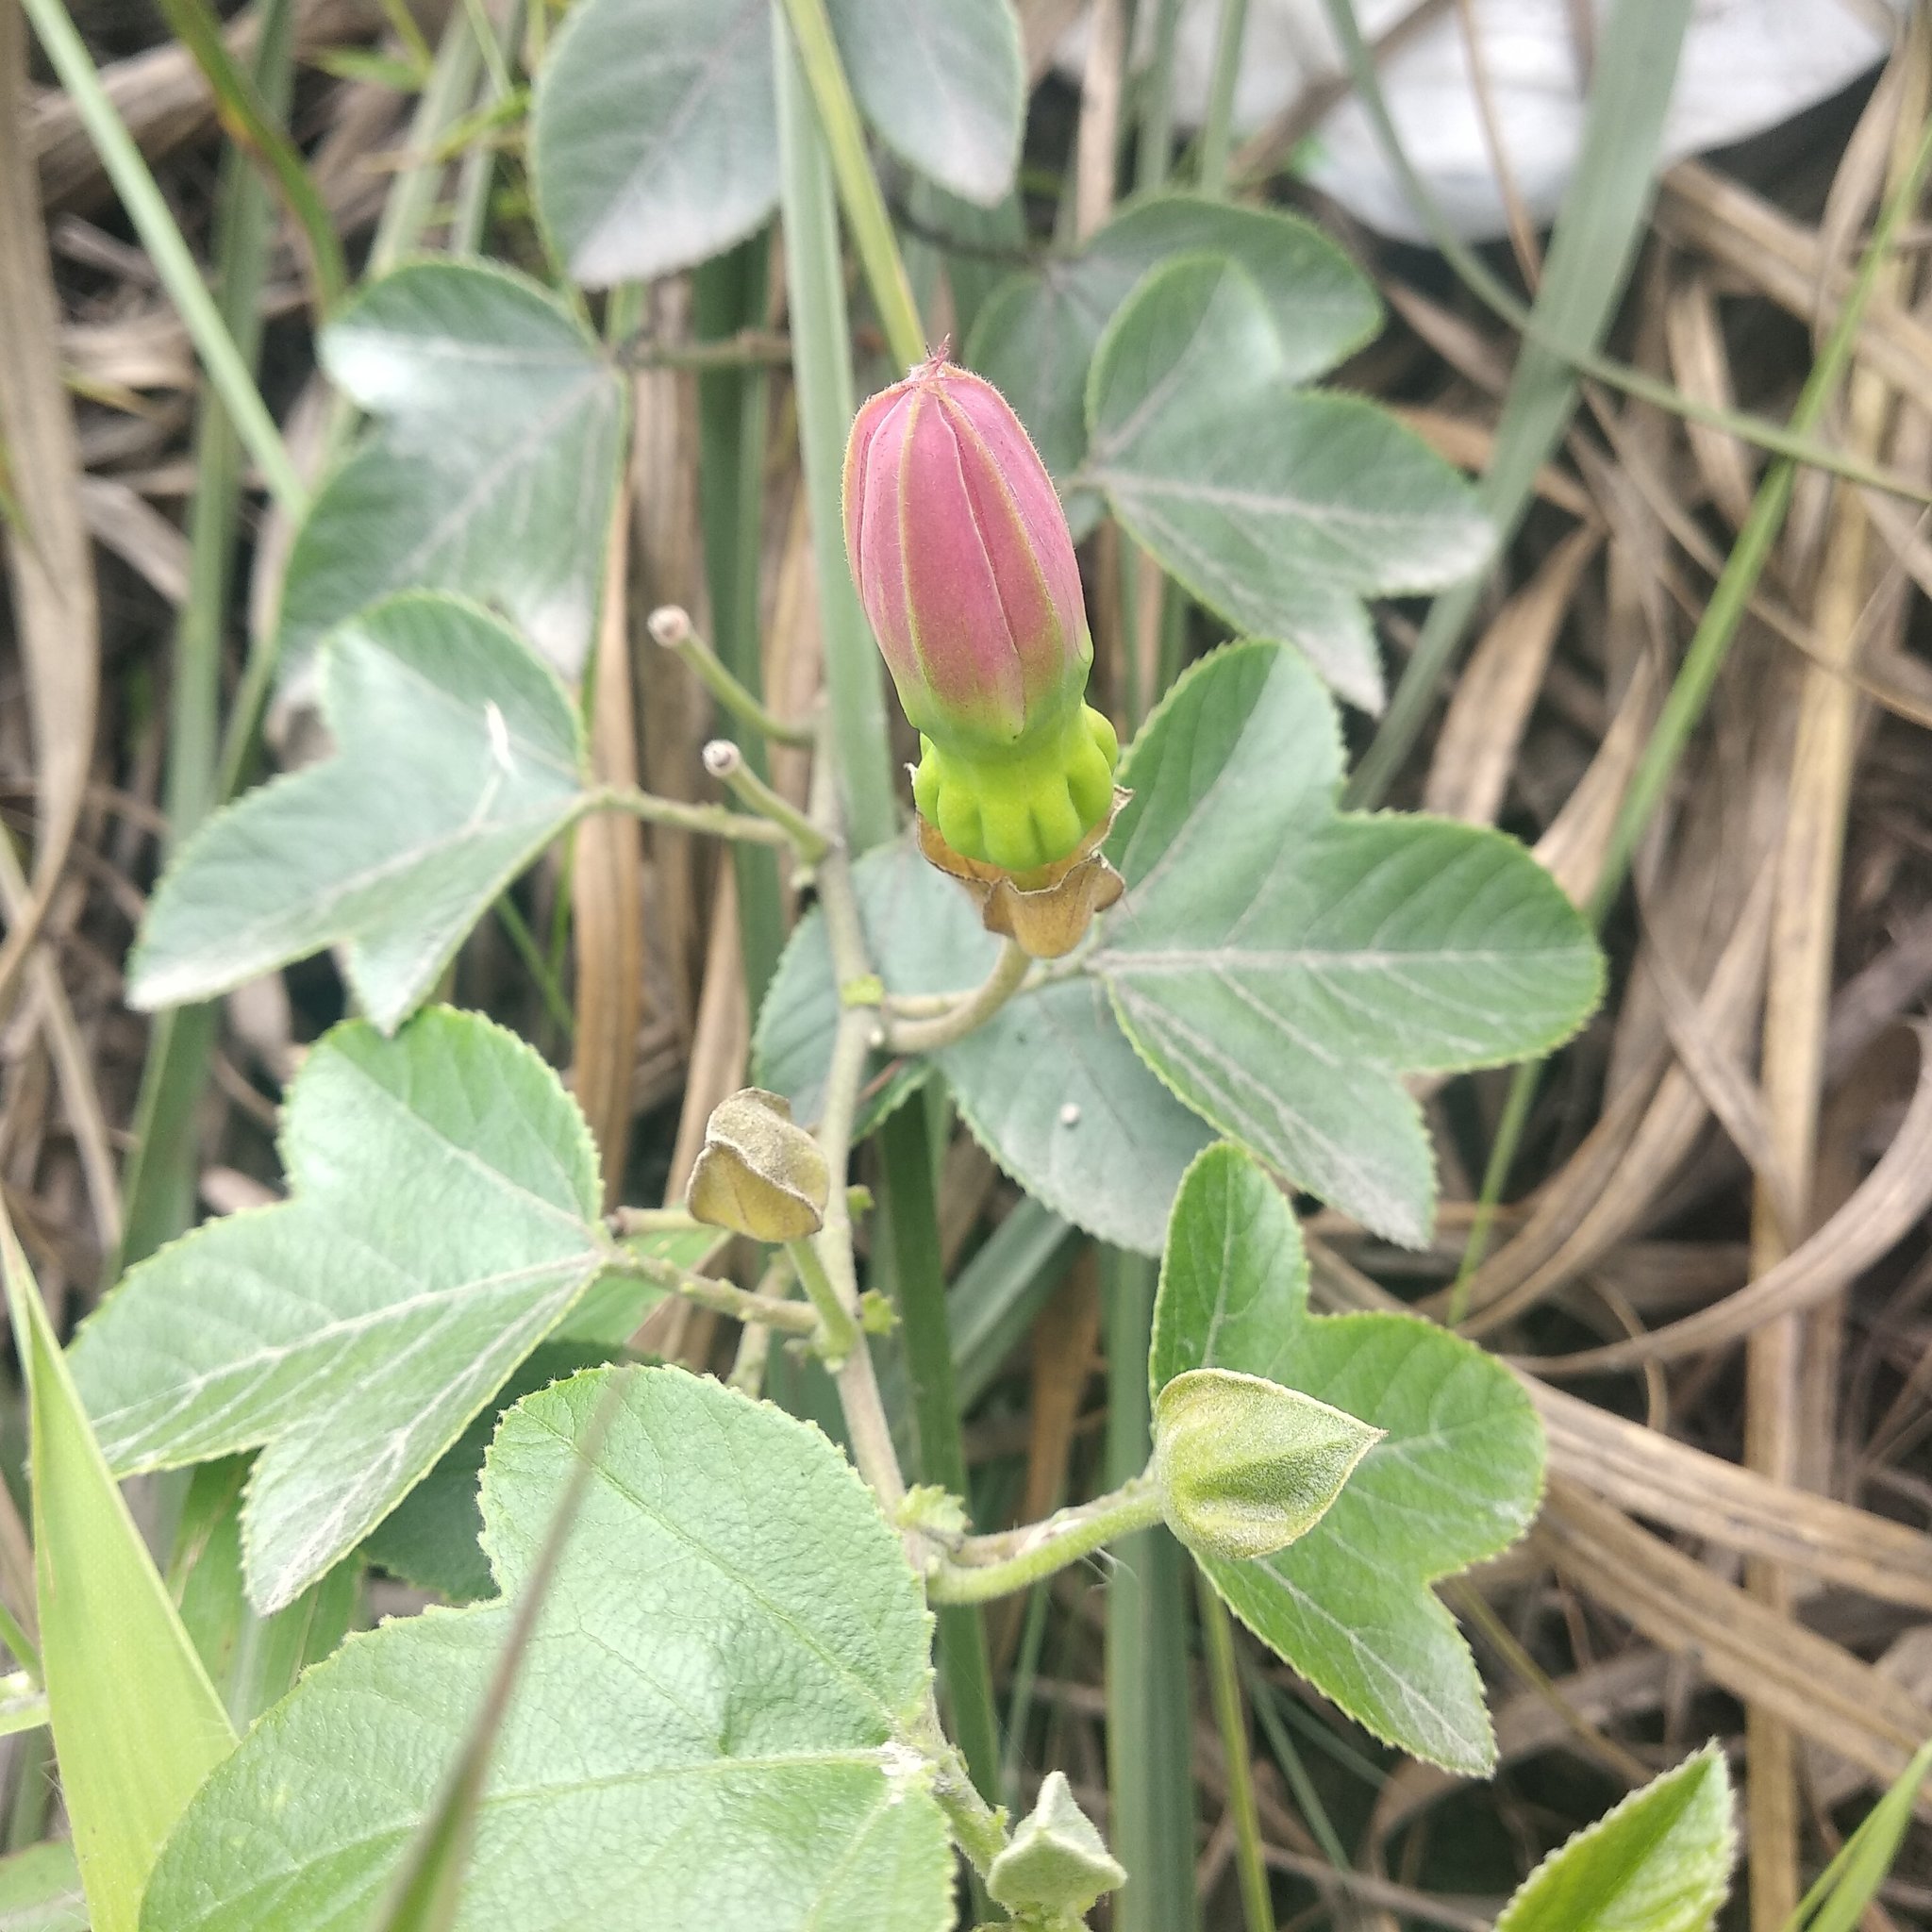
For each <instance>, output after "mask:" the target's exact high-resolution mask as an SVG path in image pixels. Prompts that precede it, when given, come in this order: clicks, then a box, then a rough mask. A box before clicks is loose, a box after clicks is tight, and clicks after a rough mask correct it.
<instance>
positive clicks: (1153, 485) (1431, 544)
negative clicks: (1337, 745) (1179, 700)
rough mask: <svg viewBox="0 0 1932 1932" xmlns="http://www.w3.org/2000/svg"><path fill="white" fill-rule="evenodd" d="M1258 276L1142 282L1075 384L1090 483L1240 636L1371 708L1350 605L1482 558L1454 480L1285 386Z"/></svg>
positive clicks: (1402, 446)
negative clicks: (1284, 655)
mask: <svg viewBox="0 0 1932 1932" xmlns="http://www.w3.org/2000/svg"><path fill="white" fill-rule="evenodd" d="M1296 374H1297V372H1296V368H1295V364H1294V362H1293V360H1292V359H1291V358H1290V356H1289V355H1288V353H1287V352H1286V351H1285V350H1284V348H1283V346H1282V338H1281V333H1280V329H1279V327H1278V325H1277V323H1276V318H1275V313H1274V308H1272V307H1271V305H1270V303H1269V301H1268V299H1267V297H1266V296H1265V295H1264V294H1263V293H1262V291H1261V289H1260V287H1259V286H1258V285H1257V282H1256V281H1255V279H1254V277H1253V276H1252V275H1249V274H1248V273H1247V271H1246V270H1245V269H1243V268H1242V267H1241V264H1240V263H1239V262H1237V261H1234V260H1232V259H1230V258H1228V257H1226V256H1223V255H1214V254H1196V255H1184V256H1181V257H1179V258H1176V259H1174V260H1172V261H1170V262H1169V263H1168V264H1167V265H1166V266H1164V267H1162V268H1160V269H1158V270H1157V271H1156V272H1155V273H1154V274H1152V275H1149V276H1148V277H1147V278H1146V279H1145V280H1144V281H1143V282H1141V285H1140V287H1139V288H1138V289H1136V290H1135V291H1134V294H1133V297H1132V299H1131V300H1129V301H1128V302H1127V304H1126V306H1125V307H1124V308H1122V309H1121V311H1120V312H1119V313H1118V314H1117V315H1116V316H1115V317H1114V319H1113V321H1112V322H1111V323H1110V324H1108V330H1107V334H1106V335H1105V337H1103V339H1102V341H1101V343H1100V347H1099V350H1098V352H1097V353H1096V354H1095V356H1094V358H1093V365H1092V367H1091V370H1090V371H1089V373H1088V378H1087V425H1088V434H1089V438H1090V441H1091V448H1090V451H1089V456H1088V470H1087V476H1088V479H1089V480H1090V481H1091V482H1093V483H1096V484H1098V485H1099V487H1100V488H1101V489H1102V490H1103V491H1105V492H1106V494H1107V498H1108V502H1109V503H1110V504H1111V506H1112V508H1113V511H1114V514H1115V515H1116V516H1117V517H1118V518H1119V519H1120V521H1121V523H1122V525H1124V527H1125V528H1126V529H1127V531H1128V532H1129V533H1130V534H1131V535H1132V536H1133V537H1134V538H1135V539H1136V540H1137V541H1140V542H1141V543H1142V544H1144V545H1145V546H1146V548H1147V549H1148V550H1150V551H1151V552H1153V554H1154V556H1155V557H1156V558H1158V559H1159V561H1160V563H1161V564H1162V565H1163V567H1164V568H1165V569H1166V570H1167V571H1168V572H1169V573H1170V574H1171V575H1173V576H1174V578H1175V579H1176V580H1178V581H1179V582H1180V583H1182V584H1184V585H1185V586H1186V587H1187V588H1188V590H1190V591H1192V593H1193V594H1194V595H1195V596H1196V597H1198V598H1199V599H1200V600H1201V602H1202V603H1204V604H1206V605H1207V606H1208V608H1210V609H1212V610H1215V611H1217V612H1218V613H1219V614H1220V615H1221V616H1222V617H1224V619H1226V621H1227V622H1228V623H1229V624H1230V625H1233V626H1234V627H1235V628H1236V629H1237V630H1238V631H1241V632H1245V633H1247V634H1248V635H1250V636H1254V637H1263V638H1273V639H1277V640H1280V641H1285V642H1289V643H1293V644H1296V645H1299V646H1300V648H1301V649H1302V650H1303V651H1305V652H1306V653H1307V656H1308V658H1309V660H1310V661H1311V662H1312V663H1313V664H1314V665H1315V666H1316V668H1317V669H1318V670H1319V671H1320V672H1321V673H1322V675H1323V676H1324V677H1325V678H1326V679H1327V680H1328V682H1329V683H1330V684H1331V685H1333V686H1334V688H1335V689H1336V690H1337V691H1340V692H1341V695H1342V696H1343V697H1345V698H1348V699H1349V700H1351V701H1352V702H1353V703H1355V704H1357V705H1360V706H1362V707H1364V708H1367V709H1369V710H1377V709H1379V708H1381V703H1382V670H1381V663H1380V660H1379V658H1378V656H1377V652H1376V647H1375V639H1374V628H1373V626H1372V625H1370V623H1369V617H1368V612H1367V610H1366V609H1365V608H1363V603H1362V600H1363V599H1364V598H1365V597H1368V596H1372V595H1388V594H1390V593H1392V592H1397V591H1430V590H1438V589H1440V588H1441V587H1442V586H1443V585H1445V584H1451V583H1454V582H1455V581H1456V580H1457V578H1458V577H1464V576H1467V575H1469V574H1470V572H1472V571H1473V570H1474V569H1475V568H1476V567H1477V566H1478V565H1479V564H1481V563H1482V561H1483V560H1484V558H1486V557H1487V556H1488V555H1489V550H1490V544H1491V529H1490V526H1489V524H1488V522H1487V521H1486V520H1485V518H1484V517H1483V515H1482V512H1481V511H1480V509H1479V508H1477V505H1476V501H1475V497H1474V493H1473V492H1472V491H1471V490H1470V488H1469V486H1468V485H1467V484H1466V483H1465V482H1464V481H1463V479H1462V478H1461V477H1460V476H1459V475H1457V473H1456V472H1455V471H1454V470H1452V469H1451V468H1450V467H1449V465H1448V464H1447V463H1445V462H1443V461H1442V459H1441V458H1440V457H1438V456H1437V455H1435V453H1434V452H1433V451H1431V450H1430V449H1429V448H1428V446H1427V445H1426V444H1425V443H1424V442H1423V441H1421V439H1420V438H1418V437H1416V436H1414V435H1413V434H1411V433H1410V432H1409V431H1408V430H1407V429H1406V428H1404V427H1403V426H1402V425H1401V424H1399V423H1397V422H1396V421H1395V419H1394V418H1393V417H1392V416H1391V415H1389V414H1388V413H1387V412H1386V411H1385V410H1382V409H1379V408H1376V407H1375V406H1374V404H1372V403H1368V402H1364V401H1362V400H1361V399H1360V398H1359V397H1356V396H1341V395H1328V394H1323V393H1319V392H1315V391H1307V390H1303V389H1300V388H1298V387H1297V386H1296Z"/></svg>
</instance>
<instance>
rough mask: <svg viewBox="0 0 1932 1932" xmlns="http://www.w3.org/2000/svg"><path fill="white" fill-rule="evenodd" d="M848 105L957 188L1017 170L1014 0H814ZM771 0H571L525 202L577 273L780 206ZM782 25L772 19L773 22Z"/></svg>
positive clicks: (973, 189)
mask: <svg viewBox="0 0 1932 1932" xmlns="http://www.w3.org/2000/svg"><path fill="white" fill-rule="evenodd" d="M826 10H827V12H828V13H829V14H830V16H831V22H832V31H833V33H834V35H835V36H836V37H837V40H838V43H839V51H840V55H841V59H842V61H843V64H844V67H845V72H846V75H847V77H848V79H849V80H850V82H851V85H852V92H853V94H854V96H855V98H856V99H857V101H858V108H859V111H860V112H861V113H862V114H863V115H864V116H865V118H866V119H867V120H868V121H869V122H870V123H871V124H872V125H873V126H874V128H876V129H877V131H878V133H879V135H880V136H881V138H882V139H883V140H884V141H885V143H886V145H887V146H888V147H890V148H891V149H892V150H893V152H894V153H895V154H897V155H898V156H899V157H900V158H901V159H903V160H905V161H906V162H908V164H909V165H910V166H912V167H914V168H916V169H918V170H919V172H920V173H921V174H923V175H925V176H926V177H927V178H928V179H930V180H933V181H936V182H938V183H939V184H940V186H941V187H942V188H947V189H950V190H951V191H952V192H954V193H956V194H958V195H962V196H964V197H965V198H966V199H967V200H969V201H975V202H979V203H981V204H983V205H988V206H990V205H991V204H992V203H994V202H997V201H998V200H1000V198H1001V197H1002V196H1003V195H1004V194H1005V193H1006V192H1007V191H1008V188H1009V187H1010V186H1011V185H1012V180H1013V170H1014V168H1015V166H1016V165H1017V163H1018V160H1019V154H1020V127H1021V122H1022V120H1023V118H1024V111H1025V68H1024V63H1023V61H1022V58H1021V50H1020V33H1019V25H1018V22H1017V21H1016V20H1015V18H1014V15H1013V9H1012V6H1011V0H826ZM773 26H774V23H773V8H772V0H579V4H578V5H577V6H576V7H575V8H573V9H572V12H571V15H570V18H569V23H568V25H566V27H565V28H564V30H563V32H562V33H561V34H559V35H558V42H557V46H556V48H555V50H554V52H553V53H552V54H551V56H550V58H548V59H547V60H545V61H544V63H543V65H542V68H541V71H540V72H539V74H538V76H537V86H536V100H535V110H534V115H533V134H532V139H533V174H534V180H535V187H536V192H537V206H538V209H539V211H540V212H541V216H542V218H543V222H544V224H545V225H546V226H547V227H548V228H549V230H550V232H551V234H552V236H553V237H554V239H555V240H556V242H557V244H558V254H559V255H561V256H562V258H564V260H565V261H566V263H567V264H568V265H569V269H570V273H571V276H572V279H573V280H575V281H576V282H578V283H580V284H582V285H583V286H585V287H586V288H608V286H609V285H610V284H611V283H613V282H618V281H624V280H636V281H647V280H650V279H652V278H653V277H655V276H657V275H663V274H665V273H666V272H667V271H669V270H672V269H678V268H689V267H691V265H692V264H694V263H696V262H700V261H703V260H704V259H705V258H707V257H708V256H711V255H715V254H717V253H718V252H719V250H721V249H724V248H726V247H728V246H730V244H731V243H732V242H737V241H739V240H741V238H742V237H744V236H746V235H748V234H750V233H751V232H752V230H753V229H755V228H756V227H758V225H760V224H761V223H762V222H763V221H764V220H765V218H766V217H767V216H768V215H769V214H770V213H771V212H772V210H773V209H774V208H775V207H776V206H777V202H778V142H777V131H776V116H775V109H774V101H773V71H772V35H773ZM781 30H787V29H783V28H782V26H781Z"/></svg>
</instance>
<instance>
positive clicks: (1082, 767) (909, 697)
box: [845, 354, 1116, 871]
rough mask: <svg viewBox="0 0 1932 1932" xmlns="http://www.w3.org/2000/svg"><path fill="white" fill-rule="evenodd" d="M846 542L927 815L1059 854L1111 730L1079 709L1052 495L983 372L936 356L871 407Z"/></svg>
mask: <svg viewBox="0 0 1932 1932" xmlns="http://www.w3.org/2000/svg"><path fill="white" fill-rule="evenodd" d="M845 546H846V552H847V555H848V556H849V558H850V559H851V563H852V574H853V576H854V578H855V579H856V580H857V582H858V594H859V600H860V601H861V602H862V603H863V604H864V606H865V611H866V615H867V616H868V617H869V618H870V619H871V620H872V626H873V631H874V635H875V636H876V637H877V639H878V642H879V649H880V650H881V651H882V652H883V653H884V655H885V659H886V663H887V666H888V668H889V669H890V670H891V674H892V682H893V683H894V684H895V685H896V686H897V687H898V691H899V702H900V703H901V704H902V705H903V706H904V707H905V710H906V715H907V717H908V719H910V721H911V722H912V724H914V725H915V726H916V727H917V728H918V730H919V731H920V733H921V734H922V737H923V740H924V743H923V746H922V752H923V756H922V758H921V762H920V768H919V774H918V776H917V778H916V779H915V781H914V791H915V794H916V795H917V797H918V800H919V805H920V809H921V811H922V813H923V814H924V815H926V816H927V817H928V818H931V817H933V816H934V814H935V813H937V814H938V823H939V825H940V829H941V831H942V832H943V833H944V835H945V837H946V840H947V841H948V842H949V843H950V844H952V845H953V846H954V847H955V849H956V850H958V851H959V852H961V853H963V854H965V855H966V856H967V857H969V858H979V859H983V860H986V861H987V862H989V863H991V864H995V865H1003V866H1007V867H1009V868H1011V869H1013V870H1016V871H1021V870H1026V869H1030V868H1035V867H1038V866H1041V865H1043V864H1046V863H1049V862H1050V861H1052V860H1053V859H1055V858H1062V857H1064V856H1065V855H1066V854H1067V853H1069V852H1071V851H1072V850H1073V849H1074V846H1075V845H1077V844H1078V843H1079V842H1080V841H1081V839H1082V838H1083V837H1084V836H1085V835H1086V833H1087V832H1088V831H1089V830H1090V829H1091V827H1092V826H1093V825H1094V824H1096V823H1097V822H1098V821H1099V820H1100V819H1101V818H1102V817H1103V816H1104V815H1105V813H1106V811H1107V809H1108V806H1109V805H1110V803H1111V799H1112V773H1113V763H1114V758H1115V755H1116V751H1115V746H1114V742H1113V734H1112V731H1111V728H1110V727H1108V724H1107V722H1106V720H1105V719H1103V718H1101V717H1100V716H1099V714H1098V713H1096V712H1091V711H1089V710H1087V709H1086V708H1084V706H1083V702H1082V700H1083V698H1084V695H1085V692H1086V689H1087V672H1088V667H1089V666H1090V665H1091V662H1092V659H1093V643H1092V640H1091V636H1090V635H1089V633H1088V629H1087V611H1086V606H1085V604H1084V602H1083V601H1082V598H1081V594H1080V573H1079V567H1078V565H1077V564H1076V563H1075V562H1074V544H1073V539H1072V538H1071V536H1070V535H1069V534H1068V531H1067V520H1066V516H1065V514H1064V512H1063V511H1062V510H1061V508H1060V502H1059V497H1058V495H1057V494H1056V492H1055V491H1054V487H1053V481H1052V479H1051V478H1050V477H1049V476H1048V475H1047V474H1046V467H1045V465H1044V464H1043V463H1041V460H1040V458H1039V455H1038V454H1037V453H1036V451H1035V450H1034V447H1033V445H1032V443H1031V442H1030V441H1028V440H1027V436H1026V432H1025V430H1024V428H1023V427H1022V426H1021V423H1020V419H1019V418H1018V417H1017V416H1016V415H1014V413H1013V411H1012V409H1011V408H1009V407H1008V404H1007V401H1006V398H1005V397H1003V396H1002V395H1001V394H1000V392H999V391H997V390H996V389H994V388H993V386H992V385H991V383H990V382H988V381H986V380H985V379H984V378H983V377H981V376H977V375H973V374H971V373H970V372H969V371H967V370H964V369H957V368H955V367H954V366H953V365H952V364H951V363H950V362H948V361H946V360H945V358H944V356H943V354H941V355H938V356H935V357H933V358H931V360H929V361H928V362H926V363H925V364H924V365H923V366H922V367H921V368H918V369H915V370H914V371H913V372H912V374H911V375H908V377H907V378H906V379H905V381H903V382H899V383H894V384H893V385H892V387H891V389H888V390H882V391H880V392H879V393H878V394H877V395H875V396H874V397H873V398H872V399H871V400H870V401H869V402H867V403H866V405H865V406H864V408H861V409H860V410H859V412H858V420H857V421H856V422H855V423H854V424H853V425H852V441H851V443H850V445H849V446H848V448H847V451H846V456H845Z"/></svg>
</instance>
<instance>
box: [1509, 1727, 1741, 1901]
mask: <svg viewBox="0 0 1932 1932" xmlns="http://www.w3.org/2000/svg"><path fill="white" fill-rule="evenodd" d="M1731 1808H1732V1807H1731V1785H1730V1778H1729V1775H1728V1774H1727V1773H1726V1771H1725V1768H1724V1753H1723V1752H1722V1751H1720V1750H1719V1749H1717V1748H1716V1746H1714V1745H1713V1746H1712V1747H1710V1748H1709V1749H1707V1750H1704V1751H1700V1752H1699V1753H1698V1754H1697V1756H1696V1757H1691V1758H1689V1759H1687V1760H1686V1761H1685V1762H1684V1763H1682V1764H1680V1765H1678V1766H1677V1768H1676V1769H1675V1770H1674V1771H1667V1772H1666V1773H1665V1774H1663V1776H1661V1777H1660V1778H1657V1780H1655V1782H1653V1783H1651V1784H1647V1785H1645V1786H1644V1788H1643V1789H1642V1790H1641V1791H1633V1792H1631V1794H1630V1795H1629V1796H1628V1797H1627V1798H1625V1799H1624V1802H1623V1803H1622V1804H1621V1805H1619V1806H1618V1807H1617V1808H1616V1809H1615V1810H1614V1811H1611V1812H1609V1813H1607V1815H1606V1816H1605V1817H1603V1818H1600V1819H1599V1820H1598V1821H1597V1822H1596V1824H1592V1825H1591V1826H1589V1827H1588V1829H1586V1830H1583V1831H1579V1832H1578V1833H1577V1834H1576V1836H1575V1837H1574V1838H1573V1839H1572V1840H1570V1841H1569V1842H1568V1843H1567V1844H1565V1845H1563V1846H1562V1847H1561V1848H1560V1849H1559V1850H1557V1851H1555V1852H1552V1853H1551V1854H1550V1856H1549V1857H1547V1858H1545V1859H1544V1860H1543V1862H1542V1863H1541V1865H1539V1866H1538V1867H1537V1869H1536V1870H1535V1871H1534V1872H1532V1873H1531V1874H1530V1875H1529V1876H1528V1877H1527V1878H1526V1879H1524V1882H1523V1884H1522V1885H1521V1886H1520V1887H1519V1888H1518V1890H1517V1892H1516V1895H1515V1897H1513V1898H1512V1899H1511V1900H1510V1901H1509V1903H1508V1905H1507V1906H1506V1907H1504V1909H1503V1916H1502V1917H1501V1918H1500V1919H1498V1920H1497V1921H1496V1932H1710V1926H1711V1924H1712V1922H1713V1921H1714V1920H1715V1919H1716V1917H1717V1912H1718V1907H1720V1906H1722V1905H1723V1904H1724V1894H1725V1892H1726V1891H1727V1890H1729V1888H1730V1875H1731V1861H1732V1859H1733V1858H1734V1857H1736V1856H1737V1834H1736V1832H1735V1830H1734V1828H1733V1826H1732V1823H1731Z"/></svg>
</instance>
